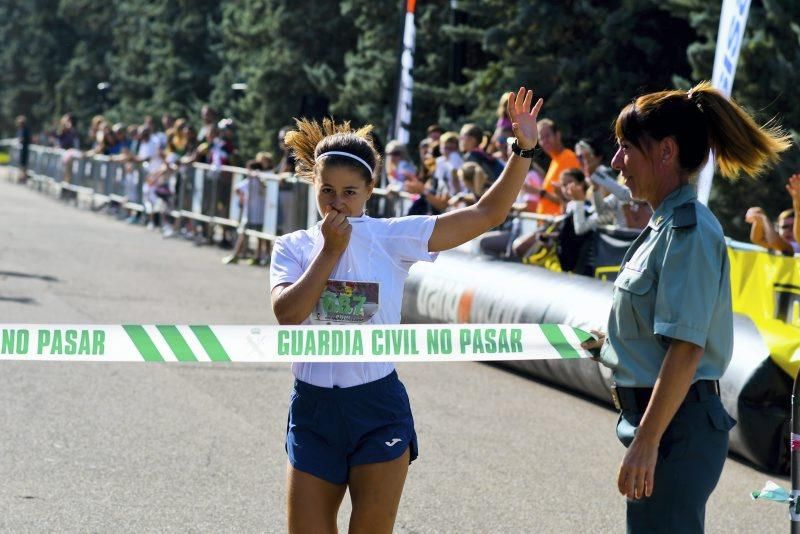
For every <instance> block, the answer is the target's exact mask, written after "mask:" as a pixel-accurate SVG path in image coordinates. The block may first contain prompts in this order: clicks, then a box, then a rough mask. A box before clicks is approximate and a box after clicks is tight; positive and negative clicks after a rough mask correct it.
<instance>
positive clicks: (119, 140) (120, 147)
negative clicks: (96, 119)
mask: <svg viewBox="0 0 800 534" xmlns="http://www.w3.org/2000/svg"><path fill="white" fill-rule="evenodd" d="M111 133H112V134H114V144H113V145H111V147H110V148H109V149H108V153H109V155H112V156H118V155H120V154H123V153H124V152H127V151H130V149H131V140H130V139H129V138H128V132H127V128H125V125H124V124H122V123H121V122H118V123H116V124H114V125H113V126H112V127H111Z"/></svg>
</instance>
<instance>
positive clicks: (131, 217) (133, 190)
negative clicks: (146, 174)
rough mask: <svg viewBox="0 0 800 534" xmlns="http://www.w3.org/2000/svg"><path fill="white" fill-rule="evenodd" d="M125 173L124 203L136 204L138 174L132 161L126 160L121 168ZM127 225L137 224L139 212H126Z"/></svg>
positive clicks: (130, 210) (137, 200)
mask: <svg viewBox="0 0 800 534" xmlns="http://www.w3.org/2000/svg"><path fill="white" fill-rule="evenodd" d="M122 169H123V172H124V173H125V182H124V184H125V203H131V204H134V203H137V202H139V201H140V198H139V173H138V172H137V170H136V165H135V164H134V162H133V160H131V159H128V160H127V161H126V162H125V163H124V165H123V167H122ZM125 222H127V223H128V224H136V223H137V222H139V212H138V211H136V210H132V209H129V210H128V218H127V219H125Z"/></svg>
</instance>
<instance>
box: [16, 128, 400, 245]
mask: <svg viewBox="0 0 800 534" xmlns="http://www.w3.org/2000/svg"><path fill="white" fill-rule="evenodd" d="M0 149H5V150H7V151H8V152H9V155H10V163H11V165H12V166H17V167H18V166H19V163H20V162H19V156H20V149H19V146H18V143H17V141H16V140H15V139H5V140H0ZM128 165H133V169H132V170H131V171H130V172H132V173H134V174H135V175H136V187H135V191H133V192H132V193H133V194H130V193H131V192H130V191H129V192H128V193H129V194H127V195H126V190H125V183H126V172H125V166H126V162H125V161H124V160H122V159H119V158H116V157H110V156H103V155H93V156H88V155H86V154H84V153H82V152H80V151H78V150H62V149H59V148H50V147H45V146H40V145H30V149H29V158H28V172H29V174H30V175H31V178H32V180H33V182H34V183H36V184H37V185H38V186H39V187H40V188H41V187H42V186H43V184H51V185H55V186H56V187H58V188H60V190H61V191H69V192H71V193H72V194H74V195H75V196H77V195H79V194H83V195H89V196H90V197H91V201H92V205H94V202H95V200H96V199H99V200H100V201H101V202H102V201H106V202H113V203H116V204H118V205H121V206H122V207H123V208H124V209H128V210H133V211H137V212H144V211H145V204H144V198H143V187H144V185H145V179H146V177H147V175H148V172H149V170H148V169H147V168H146V167H144V166H143V165H142V164H140V163H133V164H128ZM130 172H129V173H128V174H130ZM250 175H251V172H250V171H248V170H247V169H244V168H242V167H233V166H227V165H223V166H219V167H214V166H211V165H208V164H205V163H192V164H190V165H188V164H187V165H181V166H179V167H178V169H177V170H176V171H174V173H173V178H170V179H171V180H174V183H175V184H176V185H177V187H175V188H174V197H173V200H172V202H171V204H172V205H171V207H170V209H169V210H168V212H167V213H168V214H169V215H170V216H172V217H175V218H180V219H189V220H194V221H197V222H199V223H202V224H207V225H208V226H209V229H210V231H209V232H208V235H209V236H211V235H212V234H213V232H212V230H213V228H214V227H215V226H222V227H227V228H237V227H238V226H239V225H240V222H241V220H242V216H243V213H242V208H241V207H240V206H239V203H238V202H237V201H236V198H237V197H236V188H237V187H238V186H239V184H240V183H241V182H242V181H243V180H247V178H248V176H250ZM257 176H258V177H259V178H260V179H261V182H262V183H263V184H264V185H265V186H266V194H265V206H264V221H263V225H262V227H261V228H260V229H259V230H246V234H247V235H249V236H251V237H258V238H261V239H266V240H269V241H274V240H275V239H276V237H277V236H279V235H282V234H286V233H289V232H292V231H294V230H297V229H301V228H308V227H310V226H313V225H314V224H316V222H317V221H318V220H319V214H318V211H317V205H316V198H315V194H314V189H313V187H311V185H310V184H308V183H307V182H305V181H303V180H300V179H298V178H297V177H296V176H291V175H289V174H280V175H279V174H275V173H273V172H258V173H257ZM413 201H414V197H413V196H412V195H410V194H408V193H404V192H401V193H396V192H390V191H388V190H386V189H381V188H375V190H374V193H373V198H372V199H371V200H370V202H369V203H368V205H367V209H368V213H369V214H370V215H371V216H373V217H394V216H398V215H404V214H405V213H407V212H408V209H409V208H410V206H411V204H412V203H413ZM209 238H210V237H209Z"/></svg>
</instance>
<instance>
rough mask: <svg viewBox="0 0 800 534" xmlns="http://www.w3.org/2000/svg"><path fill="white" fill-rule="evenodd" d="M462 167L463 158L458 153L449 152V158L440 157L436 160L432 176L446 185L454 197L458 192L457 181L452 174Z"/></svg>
mask: <svg viewBox="0 0 800 534" xmlns="http://www.w3.org/2000/svg"><path fill="white" fill-rule="evenodd" d="M463 165H464V158H462V157H461V154H459V153H458V152H451V153H450V155H449V156H444V155H442V156H439V157H438V158H436V169H435V170H434V171H433V175H434V176H435V177H436V179H437V180H439V181H440V182H445V183H446V184H447V188H448V191H449V192H450V194H451V195H455V194H456V193H458V192H459V190H460V187H459V184H458V183H457V180H458V179H457V178H456V177H455V176H454V173H455V171H457V170H458V169H460V168H461V167H462V166H463Z"/></svg>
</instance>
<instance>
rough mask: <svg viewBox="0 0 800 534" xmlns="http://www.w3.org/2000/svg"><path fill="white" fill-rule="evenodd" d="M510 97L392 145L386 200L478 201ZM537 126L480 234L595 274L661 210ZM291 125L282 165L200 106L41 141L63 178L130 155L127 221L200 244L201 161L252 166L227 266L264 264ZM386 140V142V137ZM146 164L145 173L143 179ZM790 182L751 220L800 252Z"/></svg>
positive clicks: (602, 158)
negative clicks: (501, 204) (774, 212)
mask: <svg viewBox="0 0 800 534" xmlns="http://www.w3.org/2000/svg"><path fill="white" fill-rule="evenodd" d="M506 98H507V96H504V97H503V98H501V99H500V101H499V103H498V108H497V115H496V117H495V126H494V130H493V131H485V130H484V129H483V128H481V127H480V126H479V125H477V124H474V123H467V124H463V125H462V126H461V128H460V129H459V130H458V132H456V131H445V130H444V129H443V128H441V127H440V126H439V125H437V124H432V125H430V126H429V127H428V128H427V137H426V138H425V139H423V140H422V141H421V142H420V143H419V145H418V147H417V152H416V154H415V155H414V156H413V157H412V154H411V150H409V147H407V146H405V145H403V144H402V143H399V142H397V141H390V142H389V143H387V144H386V147H385V159H384V161H385V168H384V171H385V172H384V178H383V179H384V181H385V183H384V184H382V185H384V186H385V187H386V189H387V190H388V192H389V194H388V198H387V201H389V202H392V201H396V200H397V196H398V193H400V192H405V193H406V194H407V195H410V197H411V200H412V202H411V204H410V208H409V209H408V211H407V213H406V214H408V215H421V214H439V213H443V212H445V211H448V210H450V209H454V208H456V207H459V206H464V205H469V204H473V203H475V202H477V201H478V200H479V199H480V198H481V196H482V195H483V194H484V193H485V192H486V191H487V190H488V189H489V188H490V187H491V185H492V184H493V183H494V182H495V180H497V179H498V177H499V176H500V174H501V172H502V171H503V169H504V167H505V165H506V162H507V161H508V159H509V157H510V154H511V142H512V140H513V139H512V137H513V132H512V127H511V121H510V119H509V117H508V115H507V112H506V101H505V99H506ZM538 128H539V145H540V147H541V153H540V154H539V155H538V156H537V157H535V158H534V159H533V160H532V162H531V166H530V170H529V171H528V175H527V177H526V179H525V182H524V184H523V186H522V188H521V190H520V191H519V195H518V197H517V202H516V203H515V205H514V209H513V211H512V214H511V215H510V216H509V218H508V219H507V221H506V222H505V223H503V224H502V225H501V226H500V227H498V228H496V229H494V230H493V231H491V232H489V233H487V234H486V235H485V236H484V237H483V238H481V240H480V243H479V245H480V248H481V250H482V251H483V252H484V253H486V254H490V255H494V256H497V257H500V258H503V259H506V260H515V261H522V262H526V263H539V264H547V265H548V266H549V267H551V268H552V267H554V268H560V269H561V270H563V271H569V272H575V273H577V274H583V275H587V276H593V275H594V272H595V263H596V262H595V253H596V250H595V248H596V243H597V233H598V231H601V230H605V231H607V232H608V231H612V232H614V231H616V232H617V234H619V233H622V234H623V235H627V236H629V237H630V236H634V235H635V234H636V233H638V232H639V231H640V230H641V229H642V228H644V227H645V226H646V225H647V224H648V221H649V219H650V216H651V214H652V211H651V209H650V207H649V206H648V205H647V204H646V203H643V202H640V201H637V200H634V199H632V198H631V192H630V190H629V189H628V188H627V187H626V186H625V185H624V183H623V181H622V179H621V176H618V175H617V173H616V172H615V171H614V170H612V169H611V168H610V167H609V166H608V162H609V161H610V156H611V155H610V154H608V153H607V152H606V151H605V150H604V147H603V144H602V143H600V142H597V141H595V140H591V139H580V140H578V141H577V142H576V143H575V144H574V145H567V144H566V142H565V140H564V139H563V138H562V132H561V130H560V129H559V127H558V124H556V123H555V122H554V121H553V120H551V119H548V118H543V119H541V120H540V121H539V123H538ZM17 129H18V132H17V138H18V141H19V143H20V146H21V156H20V159H21V161H20V167H21V169H20V170H21V180H25V179H26V178H27V159H28V146H29V145H30V143H31V142H33V141H32V139H34V138H32V136H31V134H30V132H29V130H28V127H27V125H26V120H25V117H24V116H20V117H18V118H17ZM290 129H291V127H289V126H287V127H284V128H282V129H281V130H280V132H279V134H278V142H279V146H280V149H281V152H282V153H281V157H280V158H278V160H277V162H276V160H275V158H274V157H273V155H272V154H271V153H270V152H259V153H258V154H257V155H256V157H255V158H253V159H251V160H248V161H244V160H242V159H241V156H240V154H239V151H238V149H237V143H236V125H235V123H234V121H233V120H231V119H228V118H220V117H219V115H218V114H217V112H216V111H215V110H214V109H212V108H211V107H209V106H203V108H202V110H201V113H200V127H199V129H197V128H195V127H194V126H193V124H192V122H191V121H190V120H189V119H188V118H185V117H179V118H176V117H173V116H172V115H170V114H168V113H165V114H164V115H162V117H161V120H160V123H159V124H156V123H155V121H154V119H153V118H152V117H150V116H146V117H144V119H143V121H142V123H141V124H131V125H126V124H123V123H114V124H112V123H111V122H110V121H108V120H106V118H105V117H104V116H102V115H97V116H95V117H93V118H92V120H91V122H90V124H89V126H88V129H87V131H86V132H85V135H81V134H80V133H79V130H78V128H77V126H76V124H75V119H74V117H73V116H72V115H71V114H66V115H64V116H63V117H61V118H60V120H59V121H58V123H57V124H56V125H54V126H53V127H52V128H50V129H49V130H47V131H45V132H44V133H42V134H41V135H39V136H38V142H39V143H40V144H48V145H50V146H53V147H57V148H61V149H63V150H64V152H63V157H62V158H63V163H64V170H65V175H64V180H65V181H69V180H70V172H71V167H72V166H71V165H70V163H71V161H72V160H74V159H75V158H78V157H86V156H94V155H103V156H107V157H109V158H111V159H112V160H116V161H120V162H122V163H124V170H125V172H124V179H123V180H124V191H125V197H126V199H127V200H129V201H131V202H135V203H140V204H142V205H143V206H144V212H143V213H140V212H138V211H130V212H129V213H127V214H126V215H127V219H126V220H127V221H128V222H129V223H138V222H141V223H146V224H147V226H148V228H151V229H156V228H160V230H161V232H162V233H163V235H164V237H173V236H176V235H183V236H185V237H189V238H194V239H196V242H200V241H201V240H202V239H203V238H204V237H207V236H203V231H204V229H203V227H202V225H199V224H195V223H193V222H192V221H191V220H187V221H182V220H179V219H172V220H171V217H170V216H169V214H170V213H171V212H172V210H173V209H174V208H175V207H176V202H178V191H180V190H181V182H182V181H183V180H186V179H187V177H188V176H189V174H188V169H189V168H190V166H191V164H193V163H205V164H207V165H209V166H211V169H212V170H214V169H216V170H219V169H221V168H222V167H223V166H226V165H232V166H244V167H245V168H246V169H247V178H246V179H244V180H241V181H240V182H239V183H238V184H227V189H226V187H221V189H220V191H219V196H218V199H220V200H221V201H223V202H224V203H229V202H237V203H238V205H239V207H240V212H241V214H242V216H241V221H240V223H241V224H240V228H239V231H238V235H229V234H227V233H226V235H224V236H223V242H225V243H228V244H230V245H231V248H232V249H233V250H232V253H231V254H230V255H228V256H226V257H225V258H223V262H224V263H236V262H238V261H240V260H245V261H247V262H249V263H258V264H260V265H266V264H267V263H268V261H269V253H270V251H269V249H270V246H269V241H268V240H266V239H260V238H259V239H257V243H256V247H255V251H254V253H253V254H252V255H251V256H250V257H248V255H249V254H248V253H249V248H250V247H249V243H250V239H248V237H247V234H246V233H245V230H257V231H258V230H261V228H262V227H263V223H264V217H265V213H264V211H265V204H266V184H265V181H264V179H263V174H262V173H264V172H275V173H279V174H280V173H288V174H293V172H294V159H293V157H292V155H291V153H290V152H289V151H288V150H286V148H285V146H284V145H283V136H284V135H285V134H286V132H288V131H289V130H290ZM376 145H378V146H380V141H379V140H378V139H376ZM544 156H546V157H544ZM543 161H547V162H548V163H547V164H546V168H544V167H542V166H540V165H539V162H543ZM137 168H141V169H142V171H143V173H144V176H145V177H144V180H143V182H142V184H141V187H140V182H139V174H138V172H137ZM231 185H232V186H233V187H231ZM225 189H226V190H225ZM786 190H787V193H788V196H789V200H790V202H789V203H790V205H791V207H789V208H788V209H786V210H785V211H783V212H781V213H780V215H779V216H778V219H777V221H776V223H775V224H773V223H772V222H771V221H770V220H769V217H768V216H767V214H766V212H765V210H764V209H763V208H761V207H752V208H750V209H749V210H748V211H747V213H746V215H745V220H746V222H747V223H749V224H750V225H751V233H750V238H751V241H752V242H753V243H754V244H756V245H759V246H762V247H764V248H767V249H768V250H771V251H774V252H775V253H780V254H787V255H790V254H800V245H798V241H800V174H795V175H794V176H792V177H790V178H789V180H788V184H787V186H786ZM231 191H232V192H233V198H231ZM226 195H227V197H226ZM520 214H528V215H523V216H522V217H520ZM523 221H527V224H526V223H525V222H523ZM626 231H627V233H626ZM548 262H549V263H548Z"/></svg>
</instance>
